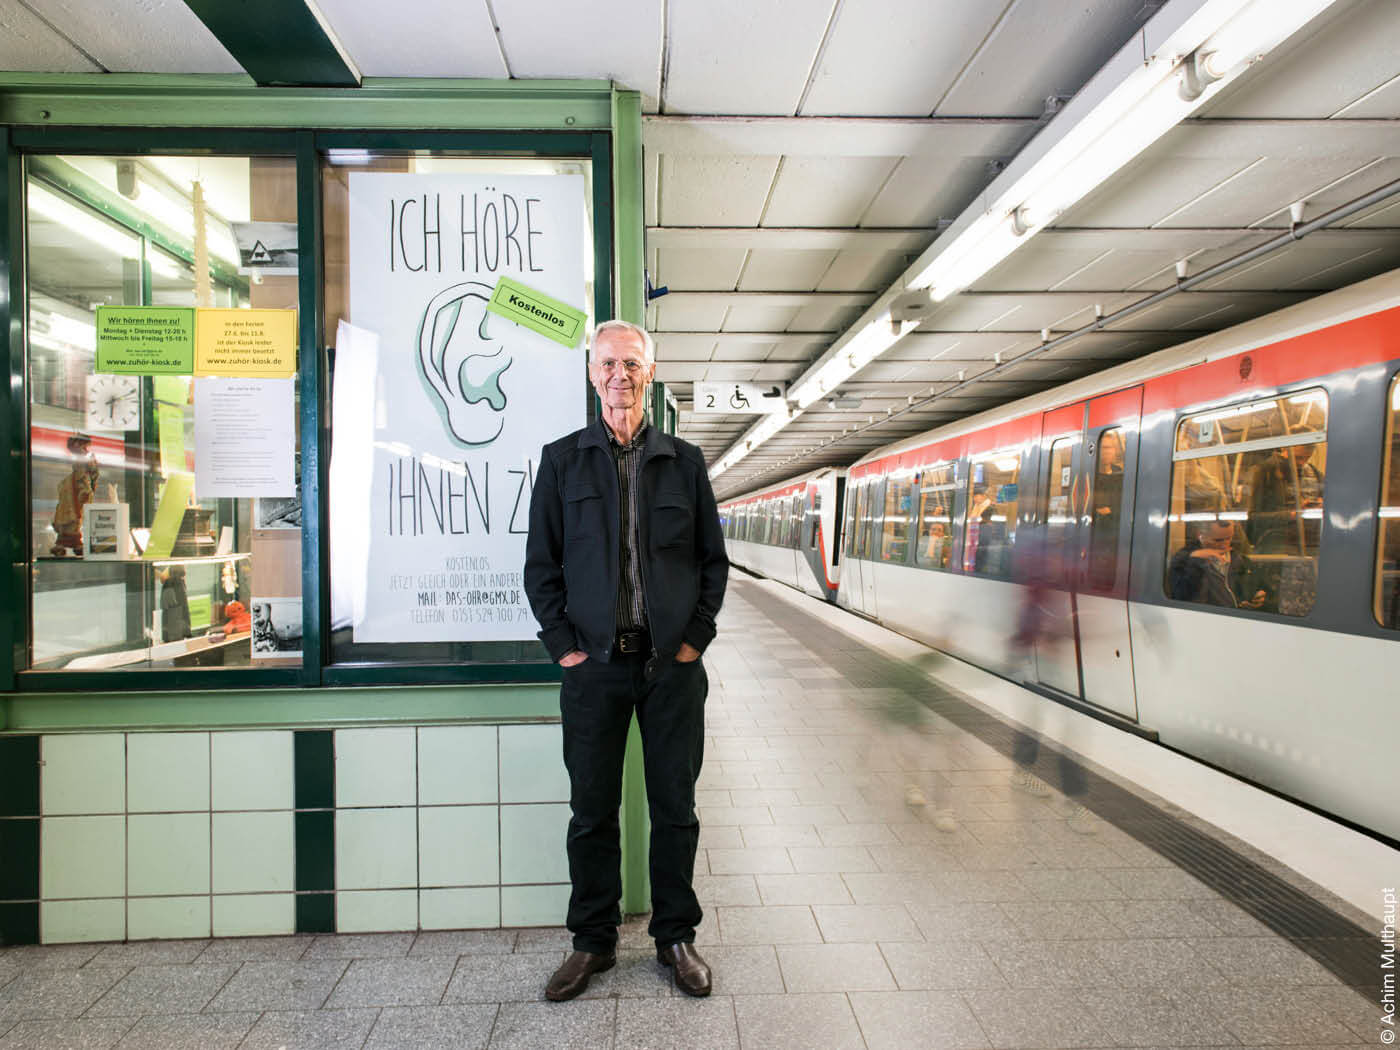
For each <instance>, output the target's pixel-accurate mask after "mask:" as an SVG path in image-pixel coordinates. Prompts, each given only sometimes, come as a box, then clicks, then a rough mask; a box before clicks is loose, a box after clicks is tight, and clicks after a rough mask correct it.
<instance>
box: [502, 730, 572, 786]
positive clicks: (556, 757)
mask: <svg viewBox="0 0 1400 1050" xmlns="http://www.w3.org/2000/svg"><path fill="white" fill-rule="evenodd" d="M500 734H501V801H502V802H567V801H569V772H568V770H567V769H565V768H564V745H563V730H562V728H561V727H560V726H558V725H542V726H501V728H500Z"/></svg>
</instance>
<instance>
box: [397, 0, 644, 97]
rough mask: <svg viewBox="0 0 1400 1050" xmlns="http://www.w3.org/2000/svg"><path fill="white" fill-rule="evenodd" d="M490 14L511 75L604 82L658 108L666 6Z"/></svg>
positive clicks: (520, 6) (539, 1) (521, 0)
mask: <svg viewBox="0 0 1400 1050" xmlns="http://www.w3.org/2000/svg"><path fill="white" fill-rule="evenodd" d="M458 3H460V0H458ZM373 6H374V5H370V7H371V9H373ZM483 6H485V5H483ZM491 10H492V11H493V12H494V13H495V16H496V22H497V24H498V25H499V26H500V27H501V39H502V41H503V43H504V46H505V52H506V61H507V62H508V63H509V64H510V72H511V76H514V77H604V78H607V79H610V80H615V81H617V82H618V86H619V87H624V88H627V89H630V90H632V91H640V92H642V93H643V95H644V96H646V97H645V98H644V100H643V105H644V107H645V108H646V109H648V110H654V109H655V108H656V95H657V92H658V90H659V89H660V83H661V45H662V37H663V33H662V25H661V12H662V10H663V5H662V4H659V3H657V2H656V0H608V2H607V3H604V4H561V3H559V2H558V0H509V2H508V3H503V4H502V3H497V4H495V5H493V6H492V8H491ZM580 41H587V46H584V47H580V46H579V45H580Z"/></svg>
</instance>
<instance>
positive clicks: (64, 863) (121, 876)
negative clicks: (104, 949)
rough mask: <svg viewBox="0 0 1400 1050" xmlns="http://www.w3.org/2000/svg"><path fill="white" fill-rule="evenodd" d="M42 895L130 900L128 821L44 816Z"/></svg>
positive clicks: (41, 832) (122, 819) (40, 880)
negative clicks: (127, 873)
mask: <svg viewBox="0 0 1400 1050" xmlns="http://www.w3.org/2000/svg"><path fill="white" fill-rule="evenodd" d="M39 891H40V895H41V896H42V897H43V898H44V899H45V900H55V899H66V900H85V899H91V898H97V897H125V896H126V818H125V817H44V818H43V820H42V821H40V829H39Z"/></svg>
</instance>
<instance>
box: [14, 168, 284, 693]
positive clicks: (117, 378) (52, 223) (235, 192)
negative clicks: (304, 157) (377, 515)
mask: <svg viewBox="0 0 1400 1050" xmlns="http://www.w3.org/2000/svg"><path fill="white" fill-rule="evenodd" d="M181 162H182V161H181V158H167V159H163V160H161V161H160V162H155V161H152V160H150V159H149V158H138V159H136V160H134V161H133V160H132V159H131V158H122V157H95V156H89V157H42V158H38V157H36V158H33V162H32V167H31V175H30V177H29V178H27V179H26V181H25V184H24V194H25V198H26V200H25V203H26V205H27V207H26V209H25V238H24V241H23V243H24V244H25V245H26V246H27V258H26V260H25V266H26V268H25V273H26V278H27V280H26V295H27V301H26V302H25V303H24V304H23V306H24V308H25V309H26V311H27V321H28V323H27V325H26V332H25V334H26V337H27V338H26V346H25V358H24V360H25V367H26V369H27V372H28V396H29V405H28V420H27V422H28V428H27V429H28V433H27V450H28V462H27V468H28V473H29V501H28V502H29V505H28V508H27V513H28V515H29V529H28V531H29V538H28V550H27V554H21V555H20V556H21V557H25V558H26V559H27V562H28V564H27V565H26V566H25V570H26V573H25V574H26V575H27V577H28V580H29V583H30V590H29V593H28V599H29V601H30V617H29V627H30V633H29V636H28V638H27V643H28V652H27V654H26V655H25V657H22V658H21V659H20V660H19V661H17V662H18V663H19V664H20V665H21V666H26V667H28V668H30V669H33V670H36V671H59V670H70V671H104V672H111V673H113V674H117V675H119V674H121V673H123V672H126V671H132V670H136V671H149V670H170V669H180V670H197V669H201V668H212V667H234V666H238V667H244V668H247V667H253V666H261V667H276V666H288V665H291V666H297V667H300V666H301V664H302V655H301V632H302V600H301V582H302V577H301V570H300V554H301V544H302V533H301V529H302V519H301V499H300V486H299V484H298V480H299V479H298V473H297V471H296V464H297V463H298V462H299V457H297V455H296V453H295V449H294V446H293V445H292V444H291V439H289V441H288V443H286V444H284V445H283V446H282V447H281V449H279V452H280V453H281V455H279V456H278V457H277V462H276V467H277V468H279V469H278V470H277V471H276V479H275V483H274V484H268V482H267V481H264V487H263V489H262V490H261V494H262V497H263V498H255V497H253V496H251V495H249V494H248V491H249V486H248V484H247V482H248V478H247V477H239V478H238V479H237V481H235V482H229V483H228V484H229V485H230V489H229V491H220V490H219V489H217V488H216V487H215V485H214V483H213V482H212V481H210V480H206V476H205V474H201V475H200V485H199V487H198V490H197V487H196V484H195V480H196V474H195V467H196V464H195V460H194V452H195V448H196V440H195V435H196V429H195V422H196V419H197V418H198V419H200V420H201V422H202V421H203V420H204V419H205V418H206V417H208V416H209V415H210V414H211V413H213V414H214V415H215V416H217V414H218V408H217V401H218V399H220V398H222V397H225V396H226V394H225V390H226V389H227V388H226V386H225V382H226V380H225V379H216V378H210V379H207V380H206V379H200V380H197V381H196V380H194V378H193V376H192V375H190V374H189V372H190V371H191V368H190V367H188V366H186V367H185V368H184V373H185V374H179V375H164V374H157V373H160V372H163V371H167V370H168V368H166V367H156V365H155V364H154V363H148V361H147V359H145V358H143V357H141V356H140V355H141V353H142V350H143V349H144V348H142V349H135V348H134V347H133V348H132V350H131V351H130V352H129V354H128V355H127V356H126V357H125V358H124V359H123V355H122V354H121V353H120V352H118V353H116V354H115V355H114V357H113V358H108V359H107V360H106V361H105V362H104V364H103V367H102V368H99V362H98V358H97V335H98V327H99V318H98V315H97V309H98V307H99V304H100V305H102V306H115V307H122V306H131V307H151V306H159V307H178V308H182V309H183V308H193V307H196V306H200V307H224V308H236V307H250V306H251V307H266V308H269V315H272V313H273V311H278V319H279V320H283V319H290V318H291V317H292V316H294V315H293V313H292V311H293V310H295V308H296V307H297V306H298V302H297V285H296V278H294V277H293V278H286V277H269V278H268V279H267V280H266V282H264V283H254V282H250V280H249V278H248V276H247V273H248V271H246V270H244V271H241V273H240V271H239V269H238V267H239V265H240V262H239V252H238V246H237V244H236V240H235V235H234V228H235V227H236V226H239V225H241V224H242V223H246V222H248V221H249V220H250V219H252V218H254V217H262V216H256V215H255V212H256V209H257V207H258V204H257V202H258V201H259V200H260V199H261V198H260V196H259V194H257V193H253V194H252V197H251V200H252V201H253V202H254V203H253V204H251V205H250V203H249V201H250V189H249V187H250V186H254V185H261V186H262V188H263V189H264V190H265V193H264V194H263V195H262V197H266V198H267V199H273V198H275V199H276V200H278V201H279V202H287V206H288V207H291V208H295V205H296V179H295V172H296V167H295V161H294V160H293V159H291V158H280V157H251V158H250V157H207V156H206V157H203V158H201V159H200V160H199V161H196V160H195V159H194V158H189V164H188V168H189V171H191V172H193V171H194V170H195V169H196V165H197V164H199V165H202V171H203V173H204V177H205V178H206V179H209V180H212V182H213V184H217V185H218V186H220V187H221V188H222V189H223V190H224V191H225V192H224V193H222V194H221V195H220V199H221V200H223V201H225V202H233V201H237V200H238V199H239V194H240V192H241V194H242V203H241V204H238V205H235V206H233V208H232V210H229V209H228V208H224V209H223V213H222V214H217V215H216V214H215V213H214V212H213V211H212V210H210V211H205V210H204V208H203V205H200V204H197V203H195V200H196V198H192V197H191V196H190V195H188V194H186V193H182V192H181V191H180V190H179V189H177V188H175V187H176V183H179V182H180V180H179V179H178V178H174V177H173V176H171V175H168V174H163V172H164V171H165V170H167V169H166V165H167V164H180V163H181ZM133 163H134V164H135V170H137V171H139V172H142V173H144V175H143V177H145V176H156V175H158V178H159V180H160V181H159V182H157V183H152V182H147V183H146V184H145V185H146V186H147V192H145V193H142V194H141V195H140V199H139V200H137V199H136V198H137V194H136V193H135V192H133V193H132V194H131V195H130V198H131V199H125V198H120V197H119V198H116V199H117V200H118V201H119V202H120V203H119V206H118V205H111V206H104V209H105V210H102V211H99V210H98V208H97V207H96V206H94V205H93V204H92V203H91V202H90V200H88V199H85V198H84V197H82V196H80V195H77V194H72V193H70V192H69V191H68V190H66V189H64V188H62V187H65V186H71V185H75V184H82V183H86V182H91V183H93V185H98V184H104V185H106V184H111V185H115V184H116V182H117V181H119V180H118V179H117V172H119V171H121V170H122V166H123V165H129V164H133ZM156 169H160V173H158V172H157V171H156ZM210 184H211V183H210V182H205V183H204V185H205V186H208V185H210ZM157 185H159V186H160V187H161V188H160V190H159V192H156V191H155V190H154V189H152V188H151V187H153V186H157ZM182 185H183V186H184V187H185V189H186V190H188V189H189V187H190V183H189V181H188V180H186V181H184V182H183V183H182ZM197 188H198V184H196V189H197ZM156 204H162V205H163V206H164V208H165V210H162V211H160V212H159V213H157V211H156V210H154V206H155V205H156ZM182 209H183V222H184V224H187V228H182V226H181V222H180V220H181V215H180V214H178V213H180V212H181V211H182ZM172 216H173V217H172ZM267 217H268V218H272V216H267ZM276 218H278V219H290V220H292V222H293V223H294V222H295V219H296V216H295V215H294V214H293V215H286V214H281V213H279V214H278V215H277V216H276ZM196 227H199V228H200V229H199V232H200V234H202V235H203V240H204V243H205V244H206V245H207V248H208V257H207V267H206V268H207V271H208V272H207V273H204V274H200V275H197V273H196V267H195V265H194V260H195V259H196V258H197V255H196V248H195V241H194V237H195V230H196ZM156 229H161V230H167V229H168V231H170V232H168V233H166V234H157V233H155V232H154V231H155V230H156ZM16 261H18V260H16ZM271 272H273V273H277V272H281V271H277V270H273V271H271ZM15 305H16V307H19V306H20V305H21V304H20V303H16V304H15ZM175 316H176V320H174V321H168V320H165V321H162V322H161V323H162V324H168V325H170V328H171V331H172V333H173V332H174V330H175V328H177V327H179V328H181V329H183V332H181V333H176V334H173V335H172V336H171V338H170V341H171V343H172V344H174V345H176V346H179V345H180V344H181V343H183V342H185V340H182V339H181V338H180V335H181V334H184V335H186V336H187V339H188V342H189V344H191V347H190V356H191V359H192V358H193V347H192V344H193V338H194V337H193V323H194V321H193V314H192V312H191V313H190V314H183V315H182V314H181V313H180V311H176V312H175ZM118 323H120V322H118ZM292 323H293V324H294V322H292ZM186 325H188V327H187V328H186ZM138 327H139V326H138ZM138 342H139V339H138ZM104 349H105V348H104ZM172 353H173V354H175V355H178V354H179V351H178V350H175V351H172ZM264 391H265V397H266V401H265V402H261V403H260V408H259V409H258V411H263V412H267V413H268V414H269V416H270V417H271V418H273V419H275V420H276V424H275V425H277V426H285V427H286V432H288V433H289V434H291V435H296V434H298V433H299V432H300V427H299V425H298V420H299V417H300V413H299V410H298V407H297V401H296V386H295V383H294V381H293V380H290V379H287V380H275V381H269V382H268V383H267V385H266V387H265V388H264ZM263 405H265V406H266V407H262V406H263ZM242 411H244V412H247V411H249V410H248V409H246V408H245V409H243V410H242ZM249 425H252V423H251V422H250V424H249ZM205 466H206V465H205V464H204V463H201V464H200V467H201V468H204V467H205ZM235 473H236V472H235ZM250 473H255V472H250ZM239 481H241V482H243V484H242V485H241V486H238V487H234V486H236V485H237V482H239ZM288 551H291V552H294V557H292V558H290V559H289V558H288V557H287V554H286V552H288ZM255 565H256V571H257V577H258V579H257V590H256V591H254V589H253V576H254V567H255ZM16 575H17V576H18V572H17V573H16ZM270 595H278V596H279V597H277V598H270V597H267V596H270ZM264 657H266V658H264ZM255 658H256V659H255Z"/></svg>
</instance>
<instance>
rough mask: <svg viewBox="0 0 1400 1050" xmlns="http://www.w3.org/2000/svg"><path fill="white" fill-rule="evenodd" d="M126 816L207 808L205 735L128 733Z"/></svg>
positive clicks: (206, 738) (206, 740)
mask: <svg viewBox="0 0 1400 1050" xmlns="http://www.w3.org/2000/svg"><path fill="white" fill-rule="evenodd" d="M126 806H127V812H129V813H188V812H192V811H197V810H208V808H209V734H208V733H128V734H127V737H126Z"/></svg>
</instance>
